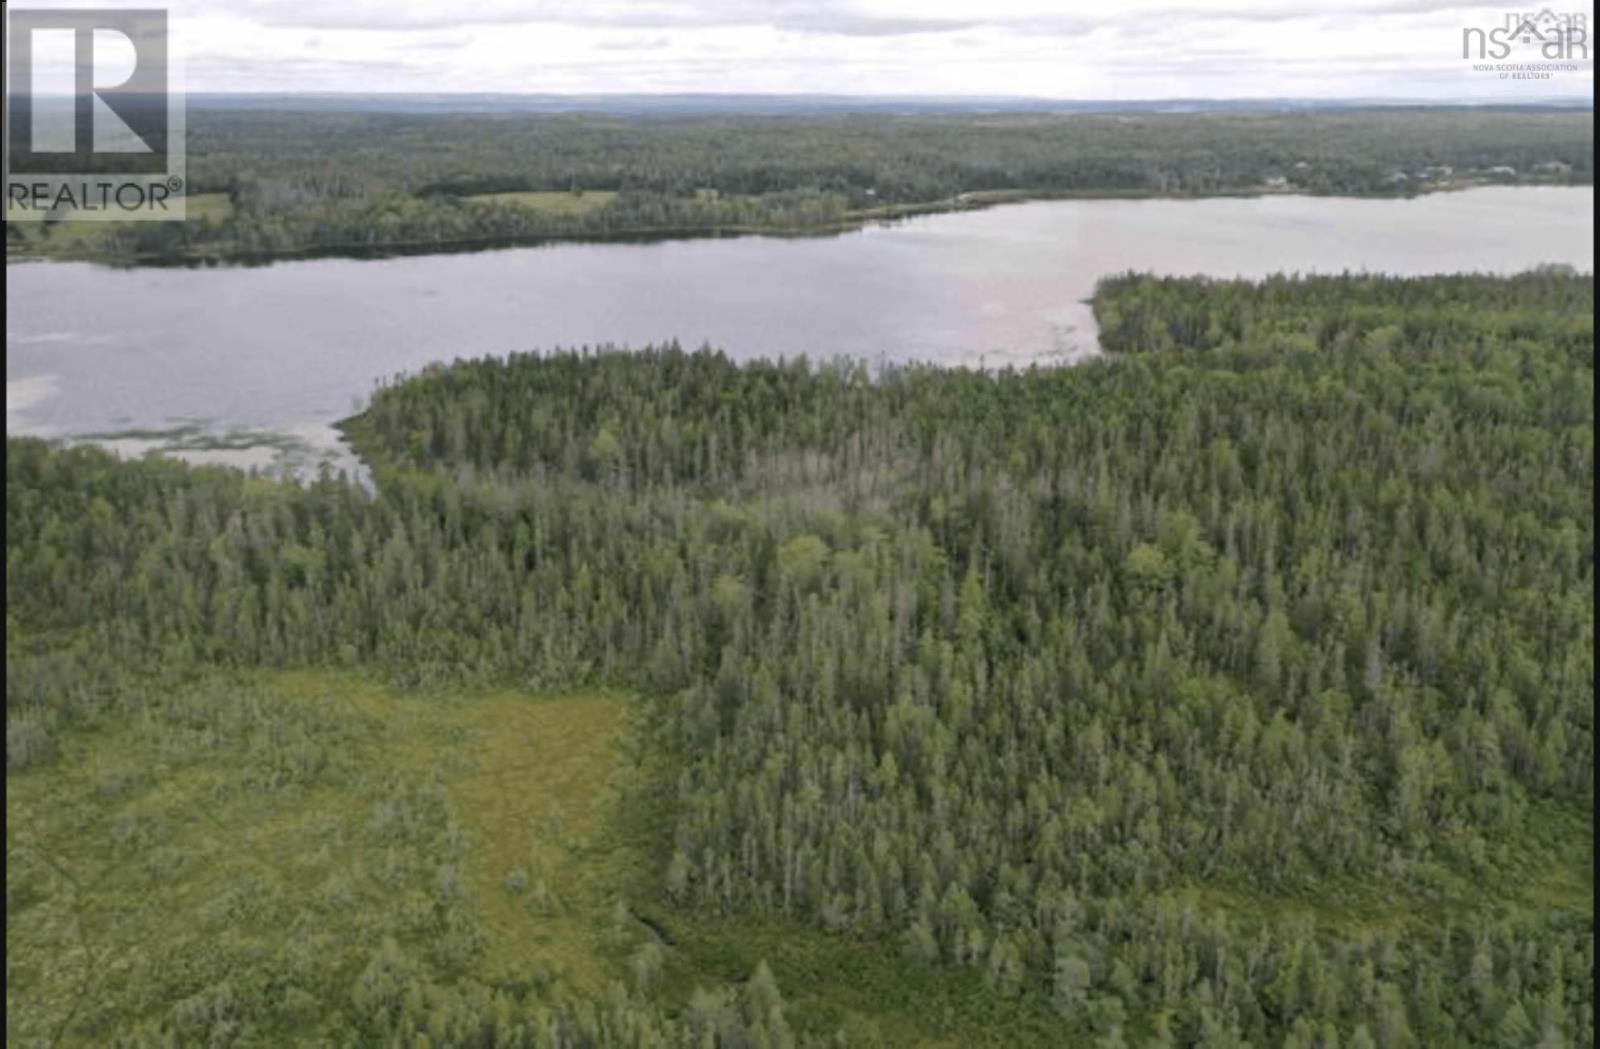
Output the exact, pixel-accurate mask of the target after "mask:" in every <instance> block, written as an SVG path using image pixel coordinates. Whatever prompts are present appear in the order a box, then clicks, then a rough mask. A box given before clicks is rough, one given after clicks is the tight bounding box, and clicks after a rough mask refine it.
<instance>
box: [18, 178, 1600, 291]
mask: <svg viewBox="0 0 1600 1049" xmlns="http://www.w3.org/2000/svg"><path fill="white" fill-rule="evenodd" d="M1489 187H1496V188H1505V189H1582V188H1585V187H1590V188H1592V187H1593V183H1592V182H1513V183H1505V182H1487V181H1483V180H1469V179H1459V180H1455V181H1451V182H1448V183H1442V184H1436V185H1425V186H1420V187H1414V188H1413V190H1412V191H1411V192H1406V193H1313V192H1306V191H1304V190H1301V189H1297V188H1293V187H1290V188H1278V187H1272V186H1254V187H1242V188H1239V189H1234V190H1222V191H1218V192H1215V193H1204V194H1196V193H1165V192H1159V191H1154V190H1116V189H1104V190H1092V189H1091V190H1051V189H997V190H974V191H970V192H966V193H960V194H957V195H956V196H954V197H945V198H942V199H939V200H933V201H923V202H917V203H906V204H886V205H882V206H880V207H877V208H870V209H861V210H858V211H855V212H851V213H849V214H847V215H846V216H845V217H843V218H841V219H839V220H837V221H830V222H821V223H815V224H811V225H804V226H768V225H761V224H740V223H728V224H724V223H716V224H706V225H687V226H656V227H649V226H645V227H629V228H623V229H617V230H611V231H607V232H603V233H598V234H597V233H575V234H561V233H555V234H537V235H530V236H510V237H504V236H496V237H463V238H456V239H430V240H408V241H388V242H383V243H377V244H359V243H351V242H343V243H333V244H316V245H307V246H304V247H297V248H284V249H281V250H277V251H243V252H215V251H205V252H182V253H143V254H137V253H126V252H105V251H88V250H70V249H69V250H64V251H58V252H37V251H25V250H14V249H13V245H12V244H10V243H9V242H8V243H7V245H6V265H7V266H10V265H14V264H16V265H21V264H27V263H36V262H87V263H91V264H94V265H100V266H107V267H110V268H114V269H140V268H151V269H169V268H176V269H205V268H211V267H221V266H242V267H251V266H270V265H273V264H274V263H278V262H297V261H309V260H313V259H353V260H362V259H371V260H379V259H392V258H405V257H418V256H428V255H456V254H471V253H473V252H480V251H496V250H501V249H505V248H536V247H543V246H547V245H561V244H654V243H664V242H669V241H687V240H717V239H724V238H737V237H771V238H774V239H800V238H809V237H834V236H840V235H842V234H845V233H854V232H858V231H860V230H863V229H867V228H870V227H873V226H890V225H894V224H895V223H898V222H901V221H904V220H906V219H911V218H917V217H921V216H927V215H946V214H953V213H959V212H967V211H982V210H986V209H988V208H994V207H999V206H1002V205H1006V204H1027V203H1035V202H1045V201H1073V200H1085V201H1094V200H1130V201H1141V200H1159V201H1185V202H1200V201H1207V200H1253V199H1259V198H1268V197H1277V198H1293V197H1302V198H1307V199H1312V200H1371V201H1399V200H1418V199H1421V198H1424V197H1429V196H1434V195H1438V194H1448V193H1461V192H1466V191H1469V190H1473V189H1483V188H1489Z"/></svg>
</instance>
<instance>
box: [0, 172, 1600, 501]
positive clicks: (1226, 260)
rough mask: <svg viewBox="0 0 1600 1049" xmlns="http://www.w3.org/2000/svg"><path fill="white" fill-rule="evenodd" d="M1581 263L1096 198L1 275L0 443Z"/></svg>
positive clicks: (1525, 246) (1040, 328)
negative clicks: (614, 364)
mask: <svg viewBox="0 0 1600 1049" xmlns="http://www.w3.org/2000/svg"><path fill="white" fill-rule="evenodd" d="M1544 263H1564V264H1567V265H1571V266H1574V267H1577V268H1578V269H1580V270H1582V271H1585V272H1590V273H1592V272H1593V270H1594V191H1593V189H1592V188H1559V189H1557V188H1539V189H1518V188H1487V189H1477V190H1470V191H1466V192H1461V193H1447V194H1436V195H1432V196H1427V197H1422V198H1418V199H1414V200H1348V199H1336V198H1321V197H1293V196H1279V197H1263V198H1255V199H1218V200H1202V201H1169V200H1137V201H1135V200H1098V201H1059V202H1038V203H1029V204H1017V205H1008V206H1004V207H997V208H991V209H988V210H985V211H974V212H965V213H960V214H949V215H933V216H926V217H922V218H917V219H912V220H909V221H906V222H903V223H899V224H895V225H891V226H881V227H875V228H871V229H867V230H862V231H860V232H855V233H847V234H842V235H840V236H835V237H826V238H805V239H780V238H768V237H740V238H736V239H723V240H682V241H668V242H663V243H657V244H560V245H552V246H547V247H538V248H513V249H505V250H498V251H486V252H479V253H475V254H464V255H433V256H425V257H410V258H395V259H383V260H368V261H355V260H316V261H304V262H285V263H279V264H277V265H273V266H267V267H255V268H244V267H222V268H215V269H203V270H185V269H135V270H118V269H111V268H105V267H99V266H92V265H89V264H80V263H19V264H8V265H7V266H6V282H7V284H8V298H9V305H8V308H7V310H6V430H7V432H8V433H22V434H36V435H41V436H51V437H75V438H84V439H93V440H96V441H99V442H100V443H103V444H107V445H108V446H110V447H113V448H116V449H117V450H119V451H121V452H124V453H128V454H139V453H142V452H145V451H150V450H160V451H165V452H170V453H172V454H179V455H182V456H183V457H185V458H188V459H191V460H194V461H205V462H224V463H232V464H236V465H244V466H262V467H273V468H285V469H306V468H307V467H309V466H311V465H313V464H315V463H316V462H318V461H319V460H322V459H325V458H326V459H328V460H329V461H331V462H333V463H335V464H336V465H349V458H348V454H347V453H346V452H345V451H344V450H343V448H342V446H341V445H340V444H339V441H338V438H337V435H336V434H335V433H334V432H333V431H332V430H331V429H330V428H329V424H330V423H332V422H334V421H335V420H337V419H340V418H342V417H344V416H346V415H348V414H350V413H351V411H352V410H353V409H355V408H356V407H357V406H358V405H359V403H360V402H361V401H362V400H363V399H364V398H365V396H366V395H367V394H368V393H369V392H370V391H371V390H372V388H373V386H374V385H375V384H376V383H377V382H378V381H380V380H382V379H386V378H390V377H393V376H395V375H397V374H399V373H403V372H409V371H413V370H415V369H417V368H419V367H420V366H422V365H424V364H427V363H429V362H431V361H438V360H450V359H453V358H456V357H464V356H480V355H483V354H498V353H506V352H509V351H512V350H530V349H548V348H551V347H556V346H562V347H569V346H581V345H589V346H595V345H601V344H608V343H609V344H618V345H623V344H626V345H633V346H641V345H644V344H646V343H650V342H662V341H666V340H669V339H673V338H676V339H677V340H678V341H679V342H680V343H682V344H683V345H685V346H686V347H693V346H698V345H700V344H701V343H710V344H711V345H713V346H716V347H720V348H722V349H724V350H726V351H727V352H728V353H729V354H730V355H732V356H735V357H739V358H748V357H757V356H778V355H784V356H795V355H799V354H808V355H810V356H812V357H832V356H836V355H847V356H852V357H865V358H869V359H874V360H877V359H885V360H908V359H918V360H926V361H932V362H937V363H941V364H978V363H980V362H982V363H985V364H987V365H990V366H998V365H1004V364H1014V363H1027V362H1030V361H1036V360H1063V359H1066V360H1071V359H1076V358H1078V357H1081V356H1084V355H1088V354H1092V353H1095V352H1096V346H1095V332H1094V323H1093V318H1092V316H1091V315H1090V312H1089V309H1088V306H1087V305H1086V304H1085V303H1084V301H1083V300H1085V299H1087V298H1088V297H1089V296H1090V295H1091V294H1092V292H1093V290H1094V285H1095V281H1096V280H1097V279H1099V278H1100V277H1102V276H1105V275H1107V274H1112V273H1117V272H1121V271H1124V270H1128V269H1138V270H1152V271H1155V272H1159V273H1167V274H1196V273H1199V274H1210V275H1215V276H1262V275H1265V274H1269V273H1274V272H1279V271H1285V272H1296V271H1298V272H1301V273H1306V272H1312V271H1315V272H1322V273H1328V272H1339V271H1342V270H1369V271H1382V272H1389V273H1405V274H1422V273H1448V272H1461V271H1472V270H1475V271H1487V272H1513V271H1517V270H1522V269H1527V268H1529V267H1531V266H1536V265H1540V264H1544Z"/></svg>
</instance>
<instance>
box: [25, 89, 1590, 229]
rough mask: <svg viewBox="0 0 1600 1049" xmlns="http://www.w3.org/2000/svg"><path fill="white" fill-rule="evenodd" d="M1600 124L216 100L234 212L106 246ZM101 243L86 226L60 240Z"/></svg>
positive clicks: (200, 138)
mask: <svg viewBox="0 0 1600 1049" xmlns="http://www.w3.org/2000/svg"><path fill="white" fill-rule="evenodd" d="M1593 141H1594V120H1593V113H1592V111H1583V112H1528V111H1516V110H1483V111H1479V110H1451V109H1437V110H1430V109H1373V110H1358V111H1330V112H1309V113H1293V114H1266V113H1263V114H1225V115H1224V114H1192V113H1191V114H1149V113H1141V114H1109V115H1108V114H1076V115H1047V114H1026V115H993V116H978V115H971V114H964V115H927V114H923V115H905V116H896V115H884V114H876V115H865V114H862V115H838V114H836V115H822V116H805V115H791V116H781V117H759V116H696V117H671V118H662V117H656V118H623V117H615V116H603V117H602V116H591V115H562V116H549V115H492V116H490V115H469V114H448V115H444V114H434V115H429V114H384V113H297V112H219V111H214V110H199V111H197V112H195V113H194V114H192V116H191V120H190V124H189V129H188V141H187V149H188V162H189V183H188V192H190V193H194V194H204V193H223V194H227V196H228V198H229V200H230V202H231V211H230V212H229V213H228V214H227V215H226V217H222V218H216V217H213V218H207V219H204V220H197V221H190V222H185V223H136V224H126V225H124V226H123V227H122V228H121V229H119V230H116V231H96V239H95V240H94V241H93V244H92V245H90V246H89V247H92V248H93V249H94V250H99V251H102V252H106V253H110V254H114V255H118V254H120V255H124V256H154V257H173V258H177V257H184V256H194V255H199V256H210V257H248V256H252V255H271V254H274V253H286V252H298V251H348V252H359V251H364V250H384V249H399V248H402V247H403V248H409V249H413V250H415V249H419V248H426V247H427V246H429V245H433V246H436V247H447V246H449V245H452V244H455V245H466V244H472V243H484V242H492V241H506V240H519V239H521V240H529V239H538V238H544V237H606V236H619V235H625V234H643V233H648V232H650V231H672V232H710V231H714V230H717V229H773V230H785V231H800V230H806V229H827V228H833V227H837V226H838V225H840V224H845V223H851V222H859V221H862V220H864V219H866V218H868V217H870V216H873V215H884V214H894V213H896V211H897V210H899V209H903V208H906V207H912V206H919V205H923V206H926V205H932V204H935V203H940V202H943V203H944V204H947V205H948V204H950V203H951V202H953V201H954V200H955V198H957V197H959V196H960V195H962V194H982V193H986V192H996V191H1019V192H1024V193H1030V194H1050V193H1055V194H1069V195H1070V194H1118V195H1148V194H1163V195H1174V196H1191V197H1194V196H1214V195H1218V194H1230V193H1255V192H1261V191H1263V190H1283V191H1289V190H1292V191H1298V192H1304V193H1314V194H1347V195H1407V194H1411V193H1415V192H1419V191H1421V190H1424V189H1427V188H1430V187H1431V188H1440V187H1447V186H1459V185H1471V184H1474V183H1476V182H1482V181H1491V182H1519V183H1528V182H1531V183H1539V184H1558V185H1568V184H1584V185H1587V184H1590V183H1592V181H1593V161H1592V159H1591V158H1592V154H1593ZM1508 170H1509V172H1510V173H1509V174H1508V173H1507V171H1508ZM519 190H538V191H562V192H580V191H588V190H606V191H615V192H617V193H618V194H619V196H618V197H617V198H616V199H615V200H614V201H613V202H612V203H611V204H610V205H609V206H608V207H605V208H600V209H595V210H586V211H584V212H582V213H581V214H571V213H567V212H563V211H560V210H549V209H546V210H541V209H538V208H531V207H524V206H518V205H514V204H487V203H483V202H480V201H474V200H472V199H471V198H472V197H473V196H474V195H481V194H487V193H503V192H511V191H519ZM711 191H714V192H711ZM8 244H13V245H15V246H16V247H18V248H20V249H22V250H51V245H52V242H51V241H50V240H49V238H48V237H46V238H45V239H44V240H42V241H41V240H40V239H39V238H38V236H37V231H36V230H29V229H23V228H22V227H21V226H20V225H18V224H12V225H10V226H8ZM85 249H86V246H85V245H84V244H82V243H81V242H79V241H78V240H75V239H74V240H71V241H66V242H63V244H62V245H60V250H62V251H67V252H71V251H81V250H85Z"/></svg>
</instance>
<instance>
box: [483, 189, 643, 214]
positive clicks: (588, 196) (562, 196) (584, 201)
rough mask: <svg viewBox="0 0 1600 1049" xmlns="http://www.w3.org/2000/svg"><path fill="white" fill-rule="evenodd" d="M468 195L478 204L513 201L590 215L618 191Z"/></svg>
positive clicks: (553, 211)
mask: <svg viewBox="0 0 1600 1049" xmlns="http://www.w3.org/2000/svg"><path fill="white" fill-rule="evenodd" d="M464 199H466V200H470V201H472V202H473V203H474V204H513V205H515V206H517V207H519V208H527V209H529V210H530V211H537V212H540V213H541V214H545V215H587V214H589V213H590V212H595V211H600V210H602V209H604V208H606V207H609V206H610V204H611V202H612V201H614V200H616V199H617V195H616V193H615V192H613V191H611V190H608V189H590V190H584V191H582V192H579V193H572V192H567V191H564V190H528V191H525V192H518V193H479V194H475V195H473V196H470V197H466V198H464Z"/></svg>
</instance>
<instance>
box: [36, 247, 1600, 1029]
mask: <svg viewBox="0 0 1600 1049" xmlns="http://www.w3.org/2000/svg"><path fill="white" fill-rule="evenodd" d="M1095 305H1096V311H1097V314H1098V317H1099V320H1100V324H1101V328H1102V342H1103V344H1104V346H1105V347H1106V349H1107V350H1108V357H1107V358H1106V359H1104V360H1101V361H1098V362H1095V363H1091V364H1087V365H1083V366H1079V367H1071V368H1033V369H1027V370H1021V371H1017V370H1007V371H1001V372H993V371H989V372H980V371H972V370H945V369H936V368H931V367H920V366H905V367H886V368H881V369H877V370H870V369H868V368H866V367H865V366H861V365H857V364H853V363H850V362H833V363H825V364H817V363H808V362H806V361H780V362H762V363H754V364H748V365H744V366H738V365H735V364H733V363H731V362H730V361H729V360H727V359H726V358H724V357H723V356H721V355H719V354H716V353H712V352H709V351H702V352H694V353H690V352H683V351H681V350H680V349H678V348H676V347H670V346H669V347H659V348H654V349H647V350H643V351H639V352H632V353H624V352H613V351H609V350H595V351H586V352H567V353H552V354H548V355H518V356H513V357H511V358H510V359H505V360H477V361H458V362H456V363H454V364H451V365H448V366H439V367H434V368H430V369H428V370H426V371H424V372H423V373H422V374H420V375H417V376H415V377H413V378H410V379H408V380H405V381H402V382H398V383H395V384H393V385H389V386H386V387H384V388H382V389H381V390H379V391H378V392H377V393H376V394H375V396H374V397H373V398H372V401H371V403H370V405H369V406H368V407H367V408H366V410H364V411H363V412H362V413H361V414H360V415H359V416H357V417H355V418H354V419H352V420H350V421H349V423H348V424H347V431H348V433H349V435H350V437H351V439H352V441H353V443H354V444H355V445H356V446H357V447H358V448H359V449H360V451H361V452H362V454H363V456H364V457H365V458H366V460H367V462H368V463H369V464H370V465H371V466H372V470H373V475H374V478H375V480H376V482H377V485H376V490H375V491H368V490H366V489H364V488H363V487H361V486H358V485H356V484H353V483H349V482H347V481H345V480H343V479H339V478H329V477H325V478H323V479H321V480H318V481H316V482H313V483H309V484H303V485H302V484H296V483H286V482H268V481H264V480H261V479H256V478H250V477H247V476H244V475H241V474H239V473H236V472H230V471H226V470H221V469H215V468H190V467H186V466H183V465H179V464H175V463H171V462H165V461H159V460H153V459H152V460H146V461H141V462H131V463H124V462H118V461H116V460H114V459H112V458H111V457H109V456H107V455H105V454H103V453H101V452H99V451H96V450H93V449H89V448H63V447H57V446H51V445H47V444H43V443H40V442H37V441H31V440H10V441H9V442H8V454H7V498H6V520H7V529H6V549H7V586H8V593H9V595H10V602H9V605H8V614H7V641H8V644H7V659H6V671H7V691H6V695H7V739H6V746H7V788H8V789H7V817H8V819H7V855H8V864H7V875H6V886H7V910H8V920H7V948H8V950H7V1006H8V1008H7V1029H8V1034H9V1035H10V1036H11V1037H12V1038H14V1039H20V1041H21V1042H23V1043H33V1042H41V1043H42V1042H50V1041H58V1042H61V1043H68V1044H70V1043H77V1044H119V1043H120V1044H127V1045H160V1044H198V1043H201V1042H209V1043H211V1044H252V1045H270V1044H283V1043H284V1042H285V1041H290V1040H301V1041H308V1042H310V1041H320V1042H322V1043H323V1044H338V1045H347V1044H371V1045H391V1044H402V1045H484V1046H490V1045H554V1046H575V1045H636V1046H658V1045H685V1046H687V1045H696V1046H704V1045H726V1046H742V1045H750V1046H758V1045H759V1046H784V1045H810V1044H818V1045H823V1044H849V1045H873V1044H887V1045H905V1044H938V1043H943V1044H948V1045H962V1046H964V1045H973V1044H983V1043H986V1042H987V1043H991V1044H1001V1045H1016V1044H1038V1045H1100V1046H1117V1045H1142V1046H1162V1045H1200V1046H1206V1047H1223V1046H1235V1047H1237V1046H1245V1045H1250V1046H1258V1047H1259V1046H1285V1047H1312V1046H1320V1047H1324V1049H1327V1047H1333V1046H1342V1047H1346V1049H1351V1047H1364V1046H1380V1045H1381V1046H1386V1047H1387V1046H1433V1045H1483V1046H1505V1047H1512V1046H1518V1047H1521V1046H1535V1045H1537V1046H1542V1047H1556V1046H1574V1047H1576V1046H1583V1045H1589V1044H1592V1043H1593V1039H1594V1015H1593V993H1592V979H1593V971H1594V935H1593V893H1592V887H1591V880H1592V876H1593V837H1592V830H1591V820H1592V816H1593V788H1594V782H1593V765H1594V723H1593V712H1594V706H1593V688H1594V662H1593V642H1594V605H1593V583H1594V562H1593V552H1594V551H1593V541H1594V531H1593V512H1592V498H1593V478H1594V431H1593V426H1594V411H1593V392H1594V360H1593V353H1594V329H1593V306H1594V300H1593V282H1592V279H1590V278H1589V277H1587V276H1573V275H1570V274H1563V273H1559V272H1554V271H1545V272H1535V273H1529V274H1525V275H1521V276H1517V277H1510V278H1489V277H1468V276H1462V277H1448V278H1428V279H1388V278H1381V277H1366V276H1344V277H1316V278H1304V279H1288V278H1275V279H1270V280H1266V281H1263V282H1260V283H1247V282H1233V281H1210V280H1177V279H1158V278H1153V277H1145V276H1136V275H1129V276H1126V277H1120V278H1117V279H1113V280H1109V281H1107V282H1105V283H1104V284H1103V285H1102V287H1101V289H1100V291H1099V293H1098V295H1097V299H1096V304H1095Z"/></svg>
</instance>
